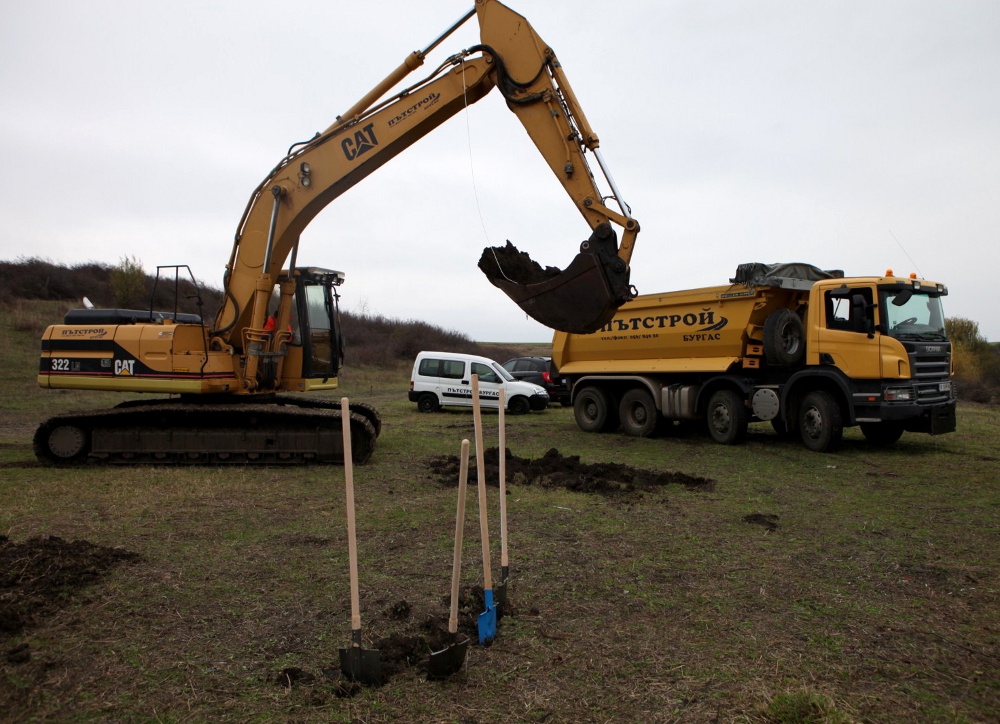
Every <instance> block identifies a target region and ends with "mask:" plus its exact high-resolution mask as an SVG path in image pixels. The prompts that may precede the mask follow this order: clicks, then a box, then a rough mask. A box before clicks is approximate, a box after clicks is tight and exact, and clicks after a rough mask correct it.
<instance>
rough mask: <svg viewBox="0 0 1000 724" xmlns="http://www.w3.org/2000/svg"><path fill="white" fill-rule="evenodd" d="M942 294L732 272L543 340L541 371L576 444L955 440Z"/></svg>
mask: <svg viewBox="0 0 1000 724" xmlns="http://www.w3.org/2000/svg"><path fill="white" fill-rule="evenodd" d="M946 294H947V288H946V287H945V286H944V285H942V284H938V283H935V282H929V281H926V280H922V279H915V278H902V277H896V276H894V275H892V273H891V272H887V273H886V275H884V276H881V277H853V278H845V277H844V275H843V273H842V272H840V271H824V270H821V269H817V268H815V267H812V266H810V265H807V264H782V265H766V264H743V265H741V266H740V267H739V269H738V270H737V274H736V276H735V277H734V278H733V279H731V280H730V283H729V284H728V285H724V286H717V287H708V288H703V289H692V290H685V291H676V292H667V293H663V294H648V295H643V296H639V297H637V298H636V299H634V300H633V301H631V302H629V303H628V304H626V305H624V306H623V307H621V309H620V310H619V312H618V314H617V315H616V316H615V317H614V318H613V319H612V320H611V322H610V323H608V324H607V325H605V326H604V327H603V328H602V329H601V330H599V331H597V332H595V333H593V334H586V335H578V334H565V333H562V332H557V333H556V334H555V336H554V338H553V343H552V362H553V366H554V367H555V368H556V369H557V370H558V373H559V374H560V375H561V376H563V377H565V378H567V380H568V381H569V383H570V386H571V388H572V399H573V404H574V411H575V415H576V420H577V424H579V426H580V427H581V428H582V429H584V430H588V431H605V430H610V429H615V428H617V427H618V426H619V425H620V426H621V428H622V429H623V430H624V431H625V432H626V433H628V434H632V435H639V436H645V435H651V434H653V433H654V432H656V431H657V430H658V429H662V428H664V427H665V426H667V423H669V422H670V421H673V420H705V421H707V423H708V429H709V432H710V434H711V435H712V437H713V438H715V439H716V440H717V441H718V442H721V443H728V444H731V443H736V442H740V441H741V440H742V439H743V438H744V437H745V435H746V429H747V423H748V422H755V421H770V422H771V423H772V425H773V426H774V428H775V430H776V431H777V432H779V434H782V435H798V436H800V437H801V438H802V440H803V442H804V443H805V444H806V446H807V447H809V448H811V449H814V450H819V451H832V450H835V449H836V448H837V446H838V445H839V442H840V438H841V435H842V431H843V428H844V427H845V426H853V425H860V426H861V429H862V432H863V433H864V435H865V437H866V438H867V439H868V440H869V441H870V442H873V443H876V444H889V443H892V442H895V441H896V440H898V439H899V437H900V436H901V435H902V434H903V432H904V431H911V432H925V433H930V434H939V433H945V432H951V431H953V430H954V429H955V398H954V396H953V393H952V386H951V373H952V357H951V343H950V342H949V341H948V339H947V337H946V335H945V332H944V315H943V311H942V307H941V297H942V296H944V295H946Z"/></svg>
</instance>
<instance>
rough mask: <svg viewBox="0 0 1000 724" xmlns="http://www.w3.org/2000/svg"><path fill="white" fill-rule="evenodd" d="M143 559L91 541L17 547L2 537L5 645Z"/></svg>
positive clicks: (0, 601) (0, 613)
mask: <svg viewBox="0 0 1000 724" xmlns="http://www.w3.org/2000/svg"><path fill="white" fill-rule="evenodd" d="M141 560H142V556H140V555H139V554H137V553H131V552H129V551H127V550H124V549H122V548H106V547H104V546H99V545H94V544H93V543H89V542H87V541H85V540H76V541H65V540H63V539H62V538H57V537H56V536H49V537H47V538H41V537H37V538H28V539H27V540H24V541H22V542H21V543H14V542H13V541H11V540H10V539H9V538H7V536H0V639H2V638H6V637H9V636H12V635H14V634H17V633H19V632H20V631H22V630H23V629H24V628H25V627H26V626H29V625H31V624H32V623H34V622H36V621H38V620H39V619H40V618H41V617H43V616H49V615H51V614H52V613H54V612H55V611H57V610H58V609H59V608H61V607H62V606H64V605H65V604H66V603H67V602H68V601H69V600H70V599H71V598H72V596H73V593H74V591H75V590H76V589H79V588H82V587H84V586H88V585H90V584H92V583H94V582H95V581H97V580H98V579H99V578H101V576H103V575H104V574H105V573H107V572H108V571H109V570H111V569H112V568H114V567H115V566H117V565H120V564H122V563H135V562H138V561H141Z"/></svg>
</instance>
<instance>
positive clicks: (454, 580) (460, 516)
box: [448, 440, 469, 633]
mask: <svg viewBox="0 0 1000 724" xmlns="http://www.w3.org/2000/svg"><path fill="white" fill-rule="evenodd" d="M468 480H469V441H468V440H462V453H461V457H460V458H459V469H458V510H456V511H455V558H454V560H453V561H452V564H451V616H450V617H449V618H448V633H458V581H459V578H461V573H462V533H463V532H464V531H465V489H466V487H467V484H468Z"/></svg>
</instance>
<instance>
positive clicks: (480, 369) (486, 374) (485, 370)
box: [472, 362, 500, 382]
mask: <svg viewBox="0 0 1000 724" xmlns="http://www.w3.org/2000/svg"><path fill="white" fill-rule="evenodd" d="M472 374H474V375H479V381H480V382H499V381H500V378H499V377H497V373H496V372H494V371H493V370H492V368H490V367H487V366H486V365H484V364H481V363H479V362H473V363H472Z"/></svg>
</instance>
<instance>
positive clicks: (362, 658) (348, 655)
mask: <svg viewBox="0 0 1000 724" xmlns="http://www.w3.org/2000/svg"><path fill="white" fill-rule="evenodd" d="M340 671H341V673H343V674H344V676H346V677H347V678H348V679H350V680H351V681H357V682H358V683H359V684H364V685H365V686H381V685H382V656H381V654H379V652H378V649H363V648H361V647H360V646H358V645H356V644H355V645H353V646H349V647H347V648H346V649H341V650H340Z"/></svg>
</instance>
